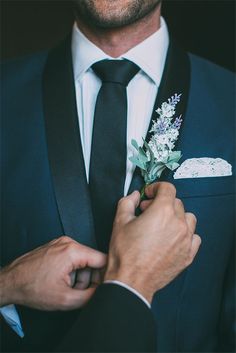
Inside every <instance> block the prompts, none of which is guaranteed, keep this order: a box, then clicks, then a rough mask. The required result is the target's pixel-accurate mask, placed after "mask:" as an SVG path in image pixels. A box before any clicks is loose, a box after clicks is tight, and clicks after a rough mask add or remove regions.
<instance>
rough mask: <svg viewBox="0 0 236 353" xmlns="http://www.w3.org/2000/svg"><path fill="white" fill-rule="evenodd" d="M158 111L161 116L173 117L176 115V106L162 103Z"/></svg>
mask: <svg viewBox="0 0 236 353" xmlns="http://www.w3.org/2000/svg"><path fill="white" fill-rule="evenodd" d="M156 112H157V113H158V114H159V115H160V117H166V118H171V117H172V116H173V115H175V106H174V105H171V104H169V103H167V102H164V103H162V105H161V108H158V109H157V110H156Z"/></svg>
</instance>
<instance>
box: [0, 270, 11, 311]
mask: <svg viewBox="0 0 236 353" xmlns="http://www.w3.org/2000/svg"><path fill="white" fill-rule="evenodd" d="M12 294H13V290H12V288H11V279H10V274H9V272H8V270H6V269H1V270H0V307H2V306H6V305H8V304H12Z"/></svg>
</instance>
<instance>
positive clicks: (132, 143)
mask: <svg viewBox="0 0 236 353" xmlns="http://www.w3.org/2000/svg"><path fill="white" fill-rule="evenodd" d="M131 145H132V146H133V147H134V148H135V149H136V150H137V151H138V150H139V145H138V142H137V141H136V140H134V139H132V140H131Z"/></svg>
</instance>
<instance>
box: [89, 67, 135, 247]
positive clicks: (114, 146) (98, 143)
mask: <svg viewBox="0 0 236 353" xmlns="http://www.w3.org/2000/svg"><path fill="white" fill-rule="evenodd" d="M92 69H93V71H94V72H95V73H96V75H97V76H98V77H99V78H100V79H101V81H102V86H101V88H100V91H99V93H98V96H97V101H96V106H95V114H94V124H93V138H92V150H91V159H90V174H89V185H90V191H91V201H92V209H93V217H94V225H95V233H96V238H97V243H98V248H99V249H100V250H102V251H105V252H106V251H107V250H108V244H109V239H110V235H111V230H112V223H113V219H114V215H115V211H116V205H117V201H118V200H119V199H120V198H121V197H122V196H123V195H124V183H125V176H126V157H127V156H126V126H127V94H126V87H127V85H128V84H129V81H130V80H131V79H132V78H133V77H134V76H135V75H136V73H137V72H138V71H139V68H138V66H137V65H135V64H133V63H132V62H130V61H128V60H102V61H99V62H97V63H96V64H94V65H93V66H92ZM137 99H138V97H137Z"/></svg>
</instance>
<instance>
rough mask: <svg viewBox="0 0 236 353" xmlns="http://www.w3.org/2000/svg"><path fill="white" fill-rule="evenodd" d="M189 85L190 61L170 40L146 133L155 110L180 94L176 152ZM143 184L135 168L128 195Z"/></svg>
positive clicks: (154, 117)
mask: <svg viewBox="0 0 236 353" xmlns="http://www.w3.org/2000/svg"><path fill="white" fill-rule="evenodd" d="M189 85H190V60H189V57H188V55H187V53H186V52H185V51H183V50H182V49H181V48H179V47H178V45H177V44H176V43H175V42H174V41H173V40H171V41H170V45H169V48H168V53H167V58H166V64H165V68H164V72H163V75H162V79H161V83H160V87H159V89H158V94H157V97H156V101H155V104H154V109H153V113H152V116H151V119H150V125H149V129H148V131H149V130H150V129H151V125H152V120H156V118H157V113H156V111H155V110H156V109H157V108H158V107H160V105H161V104H162V103H163V102H165V101H167V100H168V98H170V97H171V96H173V95H174V94H175V93H178V94H179V93H182V96H181V101H180V102H179V103H178V105H177V107H176V114H177V115H176V116H178V115H180V114H182V118H183V122H182V126H181V130H180V136H179V139H178V141H177V144H176V148H175V149H176V150H177V149H178V143H179V140H180V138H181V131H182V130H183V124H184V116H185V111H186V107H187V102H188V94H189ZM149 139H150V133H147V136H146V141H148V140H149ZM170 177H171V173H170V172H169V171H165V172H163V174H162V177H161V180H169V179H170ZM143 184H144V181H143V178H142V176H141V173H140V169H139V168H136V169H135V171H134V174H133V179H132V182H131V185H130V188H129V193H131V192H132V191H134V190H140V189H141V188H142V186H143Z"/></svg>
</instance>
